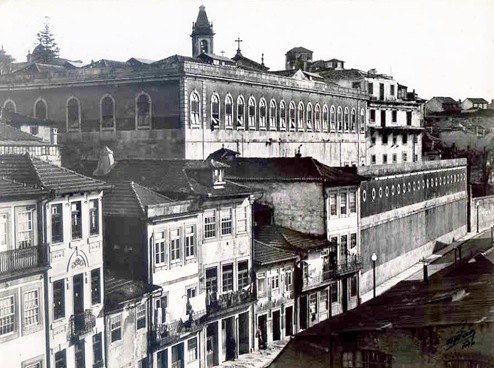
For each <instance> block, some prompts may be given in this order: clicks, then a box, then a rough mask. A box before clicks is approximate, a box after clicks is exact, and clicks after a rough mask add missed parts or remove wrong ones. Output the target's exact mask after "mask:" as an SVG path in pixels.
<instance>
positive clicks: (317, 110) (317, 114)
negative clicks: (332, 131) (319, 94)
mask: <svg viewBox="0 0 494 368" xmlns="http://www.w3.org/2000/svg"><path fill="white" fill-rule="evenodd" d="M321 130H322V129H321V105H319V104H318V103H316V105H315V106H314V131H316V132H320V131H321Z"/></svg>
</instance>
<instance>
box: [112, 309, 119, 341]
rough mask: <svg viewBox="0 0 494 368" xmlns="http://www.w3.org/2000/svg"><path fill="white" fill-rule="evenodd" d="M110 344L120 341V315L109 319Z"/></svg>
mask: <svg viewBox="0 0 494 368" xmlns="http://www.w3.org/2000/svg"><path fill="white" fill-rule="evenodd" d="M110 331H111V342H115V341H118V340H120V339H122V315H120V314H118V315H116V316H112V317H110Z"/></svg>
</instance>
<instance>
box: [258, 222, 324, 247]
mask: <svg viewBox="0 0 494 368" xmlns="http://www.w3.org/2000/svg"><path fill="white" fill-rule="evenodd" d="M254 232H255V239H256V240H257V241H260V242H262V243H263V244H266V245H268V246H272V247H278V248H281V249H284V250H288V251H291V252H296V253H306V252H307V251H309V250H311V249H319V248H326V247H328V246H329V245H330V242H329V241H328V240H327V239H326V238H325V237H324V236H317V235H312V234H304V233H301V232H299V231H295V230H292V229H288V228H286V227H283V226H278V225H263V226H258V227H256V228H255V230H254Z"/></svg>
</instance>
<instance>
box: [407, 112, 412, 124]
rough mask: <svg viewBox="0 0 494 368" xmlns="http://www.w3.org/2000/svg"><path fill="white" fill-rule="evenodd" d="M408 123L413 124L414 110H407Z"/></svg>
mask: <svg viewBox="0 0 494 368" xmlns="http://www.w3.org/2000/svg"><path fill="white" fill-rule="evenodd" d="M407 125H412V112H411V111H407Z"/></svg>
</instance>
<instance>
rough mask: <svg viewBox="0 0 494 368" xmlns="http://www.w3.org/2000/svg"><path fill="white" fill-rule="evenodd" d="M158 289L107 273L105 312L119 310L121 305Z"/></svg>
mask: <svg viewBox="0 0 494 368" xmlns="http://www.w3.org/2000/svg"><path fill="white" fill-rule="evenodd" d="M159 289H161V287H159V286H156V285H151V284H146V283H145V282H143V281H136V280H130V279H126V278H123V277H120V276H117V275H113V274H109V273H108V274H106V275H105V312H110V311H113V310H116V309H119V305H120V304H121V303H125V302H128V301H132V300H135V299H140V298H142V297H143V296H145V295H146V294H149V293H152V292H153V291H155V290H159Z"/></svg>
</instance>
